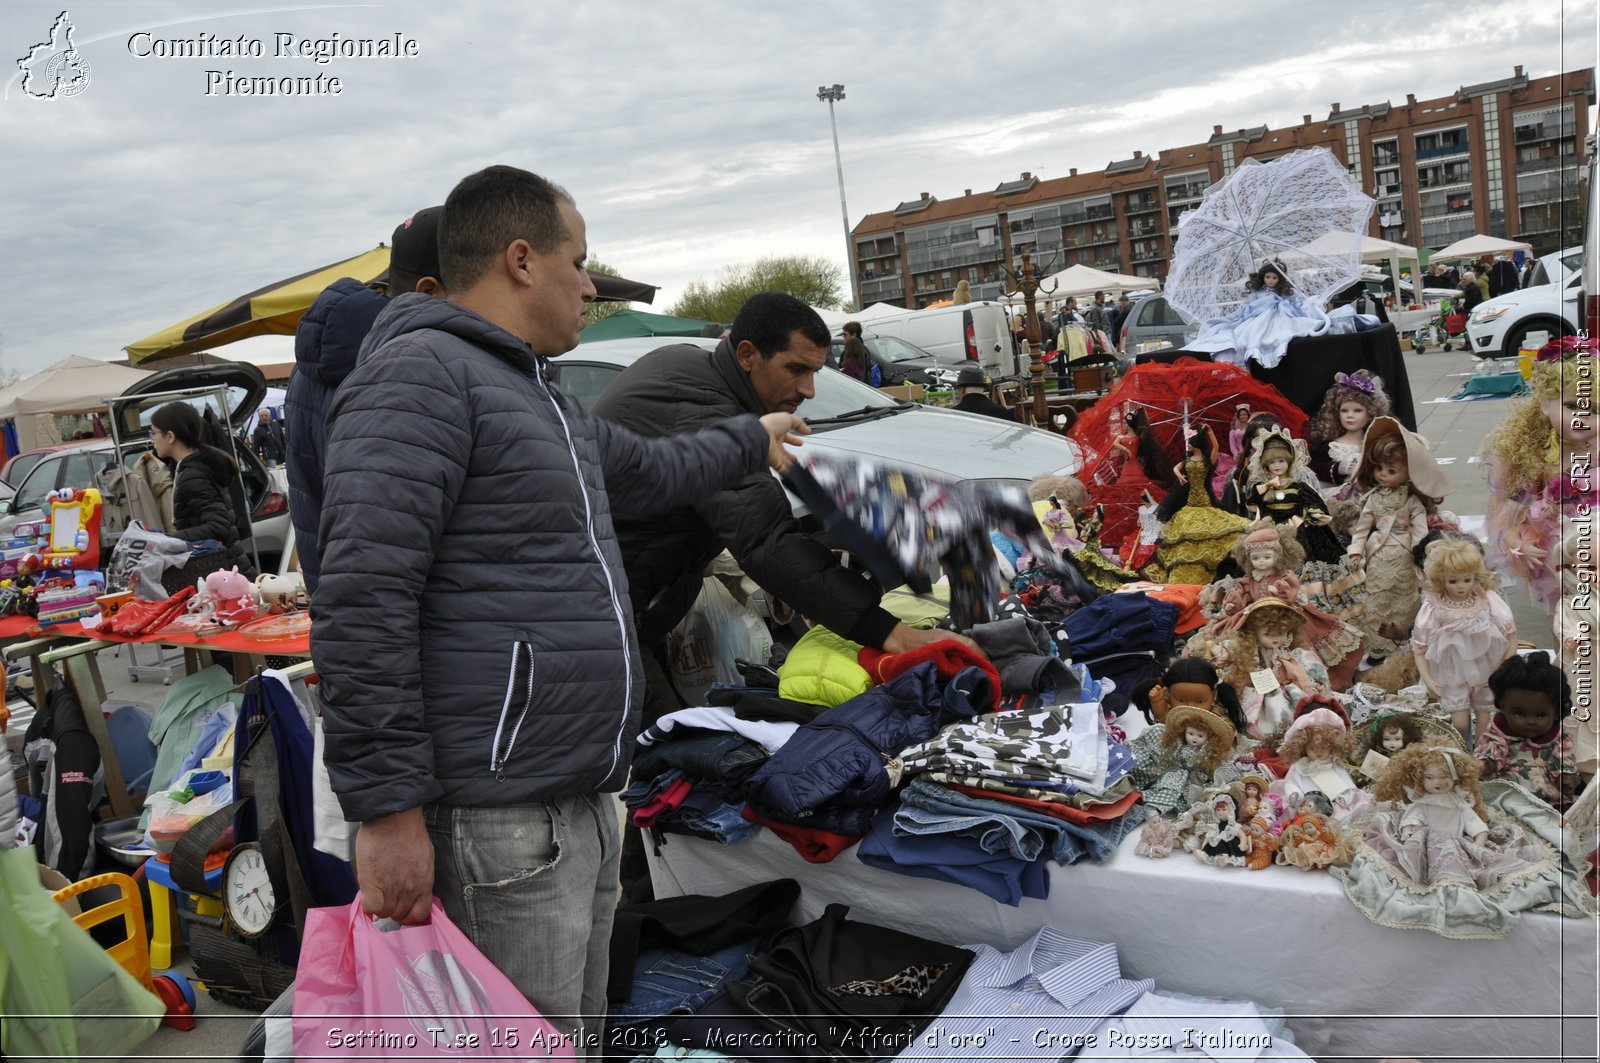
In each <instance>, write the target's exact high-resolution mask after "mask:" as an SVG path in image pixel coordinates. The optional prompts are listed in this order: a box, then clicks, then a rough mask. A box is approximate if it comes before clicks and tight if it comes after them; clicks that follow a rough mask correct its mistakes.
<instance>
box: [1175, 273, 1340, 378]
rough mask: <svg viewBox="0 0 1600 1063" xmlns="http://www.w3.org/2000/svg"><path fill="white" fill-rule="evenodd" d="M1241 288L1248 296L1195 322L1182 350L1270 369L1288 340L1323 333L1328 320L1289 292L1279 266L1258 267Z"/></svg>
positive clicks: (1291, 289)
mask: <svg viewBox="0 0 1600 1063" xmlns="http://www.w3.org/2000/svg"><path fill="white" fill-rule="evenodd" d="M1244 286H1245V290H1246V291H1247V292H1248V293H1249V294H1248V295H1246V297H1245V299H1244V301H1243V302H1241V303H1240V304H1239V305H1238V307H1237V308H1236V309H1235V310H1234V311H1233V312H1232V313H1229V314H1227V315H1225V316H1223V317H1215V318H1209V319H1207V320H1206V321H1203V322H1201V324H1200V332H1199V334H1198V335H1196V336H1195V338H1194V339H1192V340H1190V341H1189V342H1188V343H1187V344H1185V349H1186V350H1190V351H1207V352H1209V353H1210V354H1211V356H1212V359H1213V360H1214V361H1218V362H1228V363H1231V364H1233V365H1245V364H1246V363H1247V362H1252V361H1253V362H1258V363H1260V364H1261V365H1262V366H1263V367H1265V368H1267V369H1271V368H1272V367H1273V366H1275V365H1277V364H1278V363H1279V362H1281V361H1282V360H1283V356H1284V354H1285V353H1286V352H1287V351H1288V349H1289V341H1290V340H1292V339H1294V338H1295V337H1297V336H1316V335H1321V334H1322V333H1323V332H1325V331H1326V330H1327V328H1328V315H1327V314H1326V313H1324V312H1323V310H1322V307H1321V306H1320V305H1316V304H1313V303H1312V302H1310V301H1309V300H1308V299H1306V297H1305V296H1303V295H1301V294H1300V293H1299V292H1297V291H1295V290H1294V284H1293V283H1292V282H1291V280H1290V278H1289V274H1288V271H1286V270H1285V269H1284V268H1283V266H1282V265H1280V264H1279V263H1276V262H1272V261H1267V262H1263V263H1261V267H1260V268H1259V269H1257V270H1256V271H1255V272H1254V273H1252V274H1250V276H1249V277H1248V278H1247V279H1246V280H1245V284H1244Z"/></svg>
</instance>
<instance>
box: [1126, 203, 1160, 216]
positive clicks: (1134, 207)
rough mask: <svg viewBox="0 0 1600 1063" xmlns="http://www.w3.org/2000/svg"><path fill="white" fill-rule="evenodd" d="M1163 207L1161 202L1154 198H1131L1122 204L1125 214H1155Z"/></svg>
mask: <svg viewBox="0 0 1600 1063" xmlns="http://www.w3.org/2000/svg"><path fill="white" fill-rule="evenodd" d="M1160 209H1161V204H1160V203H1157V202H1156V201H1155V200H1154V199H1130V200H1128V201H1127V202H1126V203H1124V204H1123V205H1122V213H1124V214H1154V213H1155V212H1156V211H1158V210H1160Z"/></svg>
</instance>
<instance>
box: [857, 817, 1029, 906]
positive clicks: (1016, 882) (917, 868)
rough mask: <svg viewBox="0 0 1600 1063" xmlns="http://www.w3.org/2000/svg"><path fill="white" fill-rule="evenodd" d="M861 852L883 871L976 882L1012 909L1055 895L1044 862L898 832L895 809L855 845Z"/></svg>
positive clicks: (862, 858) (963, 842)
mask: <svg viewBox="0 0 1600 1063" xmlns="http://www.w3.org/2000/svg"><path fill="white" fill-rule="evenodd" d="M856 856H857V858H859V859H860V861H861V862H862V863H863V864H866V865H868V866H869V867H876V868H879V869H881V870H884V871H894V872H897V873H899V874H902V875H911V876H912V877H914V878H931V879H938V880H939V881H942V882H953V883H955V884H956V885H958V886H971V887H972V888H973V889H975V890H977V891H978V892H980V893H982V894H983V895H984V896H986V897H991V898H993V899H994V900H997V901H999V902H1000V903H1001V904H1009V905H1012V906H1013V907H1015V906H1016V905H1018V904H1020V903H1022V898H1024V897H1035V898H1038V899H1040V900H1043V899H1044V898H1046V897H1048V896H1049V895H1050V870H1049V867H1048V865H1046V863H1045V862H1044V861H1043V860H1018V859H1017V858H1016V857H1014V856H1011V855H1009V854H1004V853H986V852H984V851H983V850H982V849H979V848H978V847H977V846H976V845H974V844H972V842H970V841H967V840H965V839H958V838H953V837H949V836H946V837H939V836H937V835H935V836H930V837H907V836H902V835H897V834H896V833H895V832H894V814H893V811H892V809H886V810H884V811H883V812H880V813H879V814H878V816H877V817H876V818H875V819H874V820H873V821H872V827H871V829H870V830H868V832H867V835H866V837H864V838H862V839H861V844H860V845H859V846H857V847H856Z"/></svg>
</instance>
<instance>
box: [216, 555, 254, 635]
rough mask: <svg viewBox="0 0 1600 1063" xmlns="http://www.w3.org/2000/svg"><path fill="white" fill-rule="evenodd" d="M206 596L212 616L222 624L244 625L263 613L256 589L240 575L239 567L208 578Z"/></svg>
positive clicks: (217, 572)
mask: <svg viewBox="0 0 1600 1063" xmlns="http://www.w3.org/2000/svg"><path fill="white" fill-rule="evenodd" d="M205 595H206V598H207V599H208V600H209V601H210V603H211V608H212V615H213V616H214V617H216V619H217V622H218V623H221V624H242V623H245V622H246V621H249V620H254V619H255V618H256V614H257V613H259V612H260V611H261V603H260V602H259V601H258V600H257V598H256V595H255V587H254V586H253V585H252V584H251V582H250V580H249V578H248V577H246V576H244V575H243V574H241V573H240V571H239V566H238V565H235V566H233V567H232V568H230V569H218V570H217V571H215V572H213V573H211V574H210V575H208V576H206V579H205Z"/></svg>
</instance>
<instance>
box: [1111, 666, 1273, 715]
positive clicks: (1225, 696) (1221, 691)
mask: <svg viewBox="0 0 1600 1063" xmlns="http://www.w3.org/2000/svg"><path fill="white" fill-rule="evenodd" d="M1128 700H1129V702H1130V703H1131V704H1133V705H1135V706H1137V707H1138V709H1139V711H1140V712H1142V713H1143V714H1144V718H1145V720H1146V721H1148V722H1149V723H1153V724H1154V723H1164V722H1165V721H1166V718H1167V713H1169V712H1171V711H1172V710H1173V709H1175V708H1177V707H1178V706H1180V705H1193V706H1196V707H1198V708H1202V709H1208V710H1210V711H1212V712H1216V711H1218V709H1219V707H1220V710H1221V711H1222V712H1223V713H1224V714H1226V715H1227V717H1228V722H1230V723H1232V724H1233V726H1234V727H1235V728H1238V729H1241V730H1242V729H1243V728H1244V714H1243V711H1242V710H1241V709H1240V708H1239V695H1238V693H1237V692H1235V691H1234V689H1233V688H1232V687H1230V686H1229V685H1228V684H1226V683H1223V682H1220V681H1219V680H1218V678H1217V670H1216V668H1214V667H1213V666H1212V664H1211V662H1210V661H1207V660H1204V659H1202V658H1200V657H1179V658H1178V659H1177V660H1175V661H1173V662H1172V663H1171V664H1170V665H1168V666H1167V670H1166V671H1165V672H1162V673H1161V678H1160V679H1151V680H1147V681H1146V682H1143V683H1140V684H1139V685H1138V686H1136V687H1134V688H1133V693H1132V695H1131V696H1130V697H1129V699H1128Z"/></svg>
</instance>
